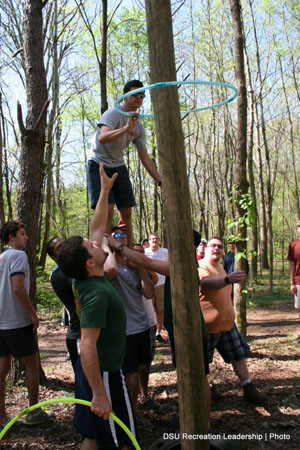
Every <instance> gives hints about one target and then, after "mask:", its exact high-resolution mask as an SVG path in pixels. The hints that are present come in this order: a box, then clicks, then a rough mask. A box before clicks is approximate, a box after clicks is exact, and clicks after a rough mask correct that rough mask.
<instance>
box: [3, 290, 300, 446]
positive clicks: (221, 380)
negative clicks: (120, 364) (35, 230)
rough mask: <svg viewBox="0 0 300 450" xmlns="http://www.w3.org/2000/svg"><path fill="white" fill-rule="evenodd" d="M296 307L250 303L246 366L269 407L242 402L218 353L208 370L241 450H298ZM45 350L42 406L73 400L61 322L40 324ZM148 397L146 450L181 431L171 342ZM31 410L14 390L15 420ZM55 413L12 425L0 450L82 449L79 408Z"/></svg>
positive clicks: (162, 351) (223, 423) (219, 429)
mask: <svg viewBox="0 0 300 450" xmlns="http://www.w3.org/2000/svg"><path fill="white" fill-rule="evenodd" d="M292 303H293V302H292V299H291V297H290V296H288V294H286V296H285V298H282V296H281V297H280V296H278V295H277V296H274V297H273V298H272V299H271V301H270V299H269V301H266V302H262V303H261V304H259V302H258V303H256V304H254V303H252V302H250V306H249V309H248V316H247V320H248V323H249V326H248V328H247V333H248V338H247V340H248V342H249V344H250V346H251V358H250V359H249V360H248V366H249V370H250V373H251V376H252V377H253V379H254V380H255V383H256V386H257V387H258V389H260V390H262V391H263V392H264V393H265V394H266V395H267V397H268V405H267V406H265V407H255V406H252V405H251V404H248V403H246V402H245V401H244V400H243V397H242V392H241V388H240V386H239V383H238V381H237V379H236V377H235V375H234V373H233V371H232V369H231V366H229V365H227V364H225V363H224V362H223V361H222V360H221V358H220V357H219V355H218V354H216V355H215V360H214V362H213V364H211V366H210V380H211V381H212V382H213V383H214V384H215V385H216V386H217V388H218V390H219V391H220V392H221V393H222V396H223V397H222V400H219V401H213V402H212V412H211V418H212V423H213V429H214V432H215V433H218V434H221V435H222V437H224V435H225V437H226V438H228V437H229V435H232V437H233V439H237V441H238V444H239V446H240V449H241V450H252V449H253V450H254V449H263V450H271V449H272V450H273V449H284V450H299V449H300V427H299V423H300V420H299V419H300V363H299V360H300V345H298V344H297V343H296V342H295V339H296V338H297V336H298V335H299V334H300V320H299V319H298V314H297V312H296V310H295V309H294V308H293V304H292ZM164 336H165V337H166V335H164ZM39 345H40V354H41V359H42V366H43V369H44V371H45V374H46V377H47V386H42V387H41V390H40V398H41V400H46V399H50V398H58V397H70V396H73V389H74V379H73V372H72V368H71V363H70V362H69V361H66V347H65V329H64V328H63V327H62V326H61V325H60V324H59V323H58V321H57V319H56V320H49V319H46V318H44V319H43V320H41V325H40V328H39ZM150 394H151V396H152V397H153V399H154V400H155V401H156V402H157V403H158V406H159V408H158V409H156V410H150V411H149V410H145V409H141V408H139V409H138V414H139V416H140V419H143V420H144V426H142V427H141V428H139V430H138V431H139V443H140V446H141V448H142V450H146V449H148V448H149V446H150V445H151V443H153V442H154V441H155V440H156V439H159V438H162V437H163V435H164V433H177V432H178V431H179V430H178V425H174V422H176V418H177V415H178V395H177V379H176V372H175V371H174V370H173V366H172V362H171V357H170V350H169V345H168V343H167V344H158V348H157V352H156V356H155V360H154V362H153V365H152V371H151V375H150ZM26 406H27V392H26V389H25V388H24V386H23V384H22V383H21V384H20V385H18V386H15V385H14V386H12V385H10V386H8V393H7V410H8V412H9V414H10V415H11V416H14V415H16V414H17V413H18V412H19V411H20V410H21V409H22V408H25V407H26ZM49 408H50V409H52V410H53V411H54V413H55V419H54V420H53V421H52V422H51V423H49V424H47V425H43V426H42V425H41V426H34V427H30V428H29V427H26V426H25V425H21V426H18V427H17V426H14V427H12V428H11V430H10V432H9V433H8V434H7V435H6V436H5V437H4V439H3V440H2V442H1V443H0V448H1V449H2V448H3V449H31V450H33V449H44V450H45V449H47V450H50V449H51V450H56V449H79V448H80V435H79V433H78V432H77V431H76V429H75V427H74V426H73V424H72V415H73V409H74V406H73V405H72V404H55V405H51V406H50V407H49ZM238 434H240V436H237V435H238ZM242 435H244V436H242ZM245 435H247V436H246V437H245ZM238 438H240V439H238ZM237 441H236V442H237ZM199 448H201V444H200V442H199ZM162 450H164V448H163V447H162Z"/></svg>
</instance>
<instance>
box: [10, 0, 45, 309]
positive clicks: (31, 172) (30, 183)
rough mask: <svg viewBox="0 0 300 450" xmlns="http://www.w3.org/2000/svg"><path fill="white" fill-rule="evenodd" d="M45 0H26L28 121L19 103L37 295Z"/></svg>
mask: <svg viewBox="0 0 300 450" xmlns="http://www.w3.org/2000/svg"><path fill="white" fill-rule="evenodd" d="M44 5H45V2H42V1H41V0H24V24H23V25H24V31H23V59H24V67H25V79H26V97H27V117H26V124H25V125H24V121H23V116H22V108H21V105H20V103H18V122H19V127H20V131H21V141H22V147H21V158H20V174H19V185H18V201H17V216H18V218H19V219H20V220H22V221H23V222H24V223H25V225H26V230H27V233H28V237H29V239H28V244H27V248H26V251H27V253H28V258H29V263H30V270H31V286H30V296H31V299H32V301H33V302H35V300H36V298H35V296H36V270H35V269H36V250H37V244H38V242H37V241H38V231H39V230H38V227H39V217H40V205H41V196H42V181H43V170H44V148H45V129H46V114H47V108H48V104H49V100H48V93H47V83H46V72H45V67H44V60H43V17H42V8H43V6H44Z"/></svg>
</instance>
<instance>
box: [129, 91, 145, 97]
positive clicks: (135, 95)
mask: <svg viewBox="0 0 300 450" xmlns="http://www.w3.org/2000/svg"><path fill="white" fill-rule="evenodd" d="M131 95H132V97H137V96H138V95H139V96H140V97H141V98H145V97H146V94H145V92H136V93H135V94H131Z"/></svg>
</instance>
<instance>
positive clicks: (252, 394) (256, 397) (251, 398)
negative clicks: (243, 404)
mask: <svg viewBox="0 0 300 450" xmlns="http://www.w3.org/2000/svg"><path fill="white" fill-rule="evenodd" d="M243 391H244V400H246V401H247V402H250V403H253V404H254V405H264V404H265V403H266V402H267V398H266V396H265V395H263V394H260V392H258V390H257V389H256V387H255V386H254V383H253V382H252V381H251V383H248V384H245V386H243Z"/></svg>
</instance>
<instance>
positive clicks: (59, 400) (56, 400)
mask: <svg viewBox="0 0 300 450" xmlns="http://www.w3.org/2000/svg"><path fill="white" fill-rule="evenodd" d="M54 403H79V404H80V405H85V406H89V407H90V406H91V402H88V401H87V400H81V399H79V398H71V397H64V398H52V399H50V400H45V401H44V402H40V403H37V404H36V405H33V406H29V407H28V408H25V409H23V411H21V412H19V414H17V415H16V416H15V417H14V418H13V419H11V420H10V421H9V422H8V424H7V425H6V426H5V427H4V428H3V430H2V431H1V433H0V441H1V440H2V438H3V437H4V435H5V434H6V433H7V431H8V430H9V429H10V428H11V427H12V426H13V424H14V423H15V422H16V421H17V420H19V419H20V417H22V416H23V415H24V414H27V413H29V412H31V411H33V410H35V409H37V408H41V407H43V406H47V405H52V404H54ZM109 417H110V418H111V419H113V420H114V421H115V422H116V423H117V424H118V425H119V426H120V427H121V428H122V429H123V430H124V431H125V433H126V434H127V436H128V437H129V438H130V440H131V442H132V443H133V445H134V447H135V448H136V450H141V447H140V446H139V444H138V442H137V440H136V438H135V437H134V436H133V434H132V433H131V431H130V430H129V429H128V428H127V426H126V425H125V424H124V423H123V422H122V421H121V420H120V419H119V418H118V417H117V416H115V415H114V414H113V413H110V414H109Z"/></svg>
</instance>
